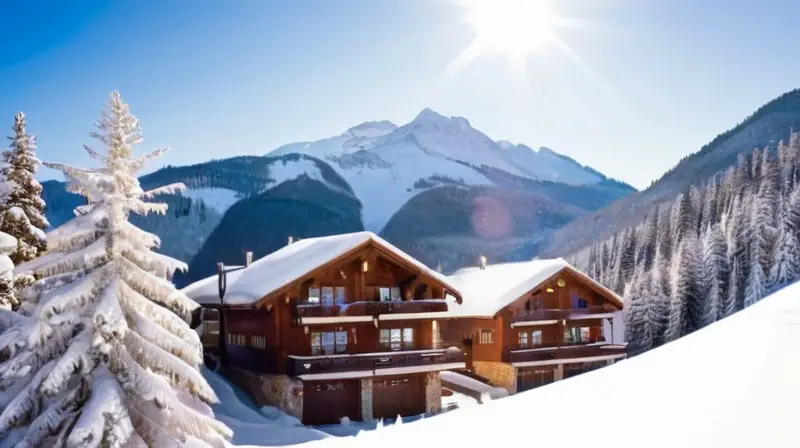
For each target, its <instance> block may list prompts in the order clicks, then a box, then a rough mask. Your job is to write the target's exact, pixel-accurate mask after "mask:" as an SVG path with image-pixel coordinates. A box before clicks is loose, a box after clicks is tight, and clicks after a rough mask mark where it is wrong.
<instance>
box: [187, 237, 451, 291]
mask: <svg viewBox="0 0 800 448" xmlns="http://www.w3.org/2000/svg"><path fill="white" fill-rule="evenodd" d="M367 245H374V246H375V247H376V248H378V249H379V250H380V251H382V252H384V253H386V254H388V255H390V256H391V257H392V258H394V260H395V261H397V262H399V263H402V264H404V265H406V266H409V267H411V268H413V269H414V270H416V271H418V272H420V273H421V274H423V275H426V276H428V277H431V278H432V279H433V280H435V281H437V282H439V283H441V284H442V285H443V286H444V287H446V288H447V289H448V290H450V291H453V293H455V294H457V295H458V296H459V298H460V296H461V294H460V292H459V290H458V289H457V288H456V287H455V286H453V283H452V282H451V280H450V279H449V278H447V277H446V276H444V275H442V274H440V273H438V272H436V271H434V270H432V269H430V268H428V267H427V266H425V265H424V264H422V263H421V262H419V261H417V260H416V259H414V258H413V257H411V256H410V255H408V254H406V253H405V252H403V251H401V250H400V249H398V248H397V247H395V246H393V245H391V244H389V243H388V242H387V241H385V240H384V239H383V238H381V237H379V236H377V235H375V234H374V233H372V232H356V233H348V234H343V235H333V236H326V237H319V238H308V239H303V240H300V241H297V242H295V243H292V244H290V245H287V246H285V247H283V248H281V249H279V250H277V251H275V252H273V253H271V254H269V255H267V256H265V257H263V258H261V259H259V260H257V261H256V262H254V263H253V264H251V265H250V266H249V267H247V268H243V269H239V270H236V271H233V272H230V273H228V275H227V289H226V293H225V303H226V304H229V305H251V304H253V303H255V302H257V301H259V300H260V299H262V298H264V297H266V296H268V295H270V294H273V293H274V292H276V291H278V290H280V289H281V288H283V287H285V286H288V285H290V284H292V283H293V282H295V281H297V280H299V279H301V278H302V277H305V276H306V275H308V274H310V273H312V272H314V271H315V270H317V269H319V268H321V267H324V266H326V265H327V264H329V263H331V262H333V261H335V260H337V259H340V258H343V257H346V256H347V255H348V254H351V253H354V252H356V251H358V250H359V249H361V248H363V247H365V246H367ZM183 292H184V293H185V294H186V295H187V296H188V297H189V298H191V299H192V300H195V301H196V302H198V303H218V302H219V296H218V286H217V276H216V275H214V276H211V277H208V278H205V279H203V280H200V281H198V282H195V283H193V284H191V285H189V286H187V287H186V288H184V289H183Z"/></svg>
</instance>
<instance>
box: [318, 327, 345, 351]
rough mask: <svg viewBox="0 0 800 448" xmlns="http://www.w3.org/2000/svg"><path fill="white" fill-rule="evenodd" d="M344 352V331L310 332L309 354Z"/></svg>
mask: <svg viewBox="0 0 800 448" xmlns="http://www.w3.org/2000/svg"><path fill="white" fill-rule="evenodd" d="M346 352H347V332H346V331H325V332H320V333H317V332H314V333H311V354H312V355H313V356H322V355H334V354H338V353H346Z"/></svg>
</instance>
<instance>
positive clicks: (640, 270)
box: [624, 265, 653, 356]
mask: <svg viewBox="0 0 800 448" xmlns="http://www.w3.org/2000/svg"><path fill="white" fill-rule="evenodd" d="M648 277H649V276H648V274H647V273H646V272H644V266H643V265H639V267H637V268H636V273H635V274H634V275H633V278H632V279H631V281H630V282H629V283H628V284H627V285H626V288H625V289H626V291H625V296H624V300H625V340H626V341H628V343H629V353H630V354H631V355H632V356H635V355H638V354H639V353H643V352H646V351H647V350H650V349H651V348H653V333H652V331H651V327H650V316H649V315H648V303H647V302H648V300H649V297H648V296H647V293H646V290H647V289H649V281H647V280H648Z"/></svg>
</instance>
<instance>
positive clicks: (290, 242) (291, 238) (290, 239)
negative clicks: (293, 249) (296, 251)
mask: <svg viewBox="0 0 800 448" xmlns="http://www.w3.org/2000/svg"><path fill="white" fill-rule="evenodd" d="M292 243H294V237H293V236H291V235H289V242H288V243H287V244H286V245H287V246H288V245H290V244H292Z"/></svg>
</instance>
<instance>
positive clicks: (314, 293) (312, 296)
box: [308, 288, 319, 303]
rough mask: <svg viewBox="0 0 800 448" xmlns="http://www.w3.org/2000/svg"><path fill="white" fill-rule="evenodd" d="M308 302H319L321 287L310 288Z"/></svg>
mask: <svg viewBox="0 0 800 448" xmlns="http://www.w3.org/2000/svg"><path fill="white" fill-rule="evenodd" d="M308 302H309V303H319V288H308Z"/></svg>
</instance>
